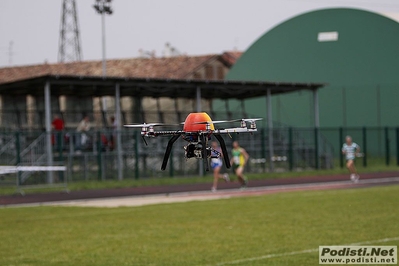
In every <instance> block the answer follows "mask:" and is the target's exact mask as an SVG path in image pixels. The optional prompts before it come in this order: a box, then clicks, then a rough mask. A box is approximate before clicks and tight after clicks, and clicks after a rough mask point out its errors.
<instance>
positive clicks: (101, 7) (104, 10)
mask: <svg viewBox="0 0 399 266" xmlns="http://www.w3.org/2000/svg"><path fill="white" fill-rule="evenodd" d="M111 2H112V0H96V3H95V4H94V5H93V7H94V9H95V10H96V11H97V13H98V14H100V15H101V27H102V48H103V59H102V76H103V78H105V77H106V76H107V61H106V60H105V58H106V56H105V15H106V14H107V15H112V13H113V11H112V8H111ZM102 106H103V110H104V111H105V110H106V109H107V98H106V97H103V98H102Z"/></svg>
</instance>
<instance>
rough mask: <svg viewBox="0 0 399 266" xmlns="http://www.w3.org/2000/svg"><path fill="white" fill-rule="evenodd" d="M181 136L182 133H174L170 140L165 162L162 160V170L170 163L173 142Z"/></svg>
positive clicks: (164, 158)
mask: <svg viewBox="0 0 399 266" xmlns="http://www.w3.org/2000/svg"><path fill="white" fill-rule="evenodd" d="M179 137H180V134H177V135H173V137H172V138H171V139H170V140H169V142H168V146H167V147H166V151H165V155H164V157H163V162H162V167H161V170H162V171H163V170H165V169H166V165H167V164H168V160H169V156H170V152H171V151H172V147H173V144H174V143H175V142H176V140H177V139H178V138H179Z"/></svg>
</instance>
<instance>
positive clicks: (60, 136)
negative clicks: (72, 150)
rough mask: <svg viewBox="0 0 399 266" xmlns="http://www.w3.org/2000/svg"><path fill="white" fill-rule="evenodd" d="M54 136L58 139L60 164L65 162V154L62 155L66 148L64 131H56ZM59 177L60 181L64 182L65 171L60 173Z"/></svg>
mask: <svg viewBox="0 0 399 266" xmlns="http://www.w3.org/2000/svg"><path fill="white" fill-rule="evenodd" d="M54 134H57V135H56V139H57V141H56V142H57V144H58V161H59V163H61V162H62V161H63V160H64V158H63V154H62V150H63V147H64V145H63V138H62V136H63V135H64V131H55V133H54ZM59 177H60V181H64V172H63V171H60V172H59Z"/></svg>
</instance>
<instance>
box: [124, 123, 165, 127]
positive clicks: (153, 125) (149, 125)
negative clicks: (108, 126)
mask: <svg viewBox="0 0 399 266" xmlns="http://www.w3.org/2000/svg"><path fill="white" fill-rule="evenodd" d="M164 125H165V124H162V123H149V124H146V123H144V124H130V125H124V127H138V128H140V127H141V128H143V127H144V128H148V127H155V126H164Z"/></svg>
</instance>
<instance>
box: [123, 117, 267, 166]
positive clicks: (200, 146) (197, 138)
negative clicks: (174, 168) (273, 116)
mask: <svg viewBox="0 0 399 266" xmlns="http://www.w3.org/2000/svg"><path fill="white" fill-rule="evenodd" d="M261 119H262V118H250V119H246V118H245V119H237V120H231V121H212V119H211V118H210V117H209V115H208V114H207V113H190V114H189V115H188V116H187V118H186V120H185V121H184V122H183V123H182V125H183V130H170V131H156V130H155V129H154V128H155V127H157V126H165V125H164V124H161V123H149V124H146V123H144V124H131V125H125V127H130V128H141V136H142V137H143V140H144V142H145V138H155V137H159V136H172V137H171V138H170V140H169V142H168V146H167V147H166V151H165V155H164V158H163V162H162V166H161V170H165V169H166V165H167V164H168V160H169V156H170V153H171V151H172V147H173V144H174V143H175V142H176V140H178V139H179V138H180V137H182V138H183V139H184V140H185V141H187V142H188V144H187V145H186V146H184V154H185V157H186V159H190V158H196V159H203V161H204V167H205V170H206V171H209V161H208V160H209V159H210V158H220V157H223V159H224V162H225V164H226V167H227V168H230V167H231V165H230V160H229V155H228V153H227V149H226V144H225V142H224V139H223V137H222V136H221V135H222V134H230V133H253V132H256V131H257V129H256V121H258V120H261ZM228 122H240V127H234V128H225V129H216V128H215V124H219V123H228ZM212 136H214V137H215V138H216V139H217V140H218V141H219V143H220V147H221V150H222V152H221V153H220V152H219V151H217V150H214V149H213V148H212V147H210V146H209V145H208V142H209V141H210V140H211V137H212ZM146 144H147V143H146Z"/></svg>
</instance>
